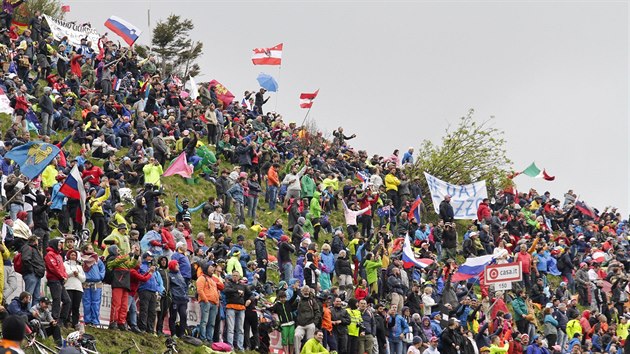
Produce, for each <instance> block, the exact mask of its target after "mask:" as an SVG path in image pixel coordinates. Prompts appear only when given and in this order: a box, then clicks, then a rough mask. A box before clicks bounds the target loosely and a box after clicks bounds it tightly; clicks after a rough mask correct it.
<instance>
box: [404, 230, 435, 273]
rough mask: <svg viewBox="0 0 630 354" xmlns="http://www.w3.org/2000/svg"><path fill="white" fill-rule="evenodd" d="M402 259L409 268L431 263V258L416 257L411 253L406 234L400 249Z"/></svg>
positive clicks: (423, 266) (424, 266)
mask: <svg viewBox="0 0 630 354" xmlns="http://www.w3.org/2000/svg"><path fill="white" fill-rule="evenodd" d="M402 261H403V265H404V267H405V268H411V267H413V266H416V267H420V268H426V267H428V266H430V265H431V264H433V260H432V259H428V258H416V256H415V255H414V254H413V249H411V243H410V242H409V237H408V236H405V244H404V245H403V251H402Z"/></svg>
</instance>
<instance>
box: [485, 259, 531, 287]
mask: <svg viewBox="0 0 630 354" xmlns="http://www.w3.org/2000/svg"><path fill="white" fill-rule="evenodd" d="M521 280H523V272H522V270H521V263H520V262H516V263H506V264H493V265H489V266H487V267H486V269H485V270H484V281H485V283H486V285H490V284H495V285H496V284H499V283H506V282H513V281H521Z"/></svg>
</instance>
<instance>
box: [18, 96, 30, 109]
mask: <svg viewBox="0 0 630 354" xmlns="http://www.w3.org/2000/svg"><path fill="white" fill-rule="evenodd" d="M28 106H29V103H28V101H27V100H26V97H24V96H16V97H15V109H16V110H18V109H22V110H24V111H25V112H28Z"/></svg>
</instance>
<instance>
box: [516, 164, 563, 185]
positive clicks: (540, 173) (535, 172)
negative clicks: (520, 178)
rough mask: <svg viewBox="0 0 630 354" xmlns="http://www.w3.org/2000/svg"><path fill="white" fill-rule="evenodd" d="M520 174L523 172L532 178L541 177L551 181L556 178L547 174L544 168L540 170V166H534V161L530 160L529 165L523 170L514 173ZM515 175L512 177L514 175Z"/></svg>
mask: <svg viewBox="0 0 630 354" xmlns="http://www.w3.org/2000/svg"><path fill="white" fill-rule="evenodd" d="M520 174H524V175H527V176H529V177H534V178H542V179H544V180H545V181H553V180H554V179H556V176H550V175H549V174H547V171H546V170H544V169H543V170H541V169H540V168H538V166H536V163H534V162H532V164H531V165H529V166H528V167H527V168H526V169H524V170H523V172H521V173H517V174H516V175H520ZM516 175H515V176H514V177H516Z"/></svg>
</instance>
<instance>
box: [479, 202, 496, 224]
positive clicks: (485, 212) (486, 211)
mask: <svg viewBox="0 0 630 354" xmlns="http://www.w3.org/2000/svg"><path fill="white" fill-rule="evenodd" d="M491 217H492V211H491V210H490V207H489V206H488V204H486V203H483V202H482V203H480V204H479V208H477V220H479V221H484V220H486V219H489V218H491Z"/></svg>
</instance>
